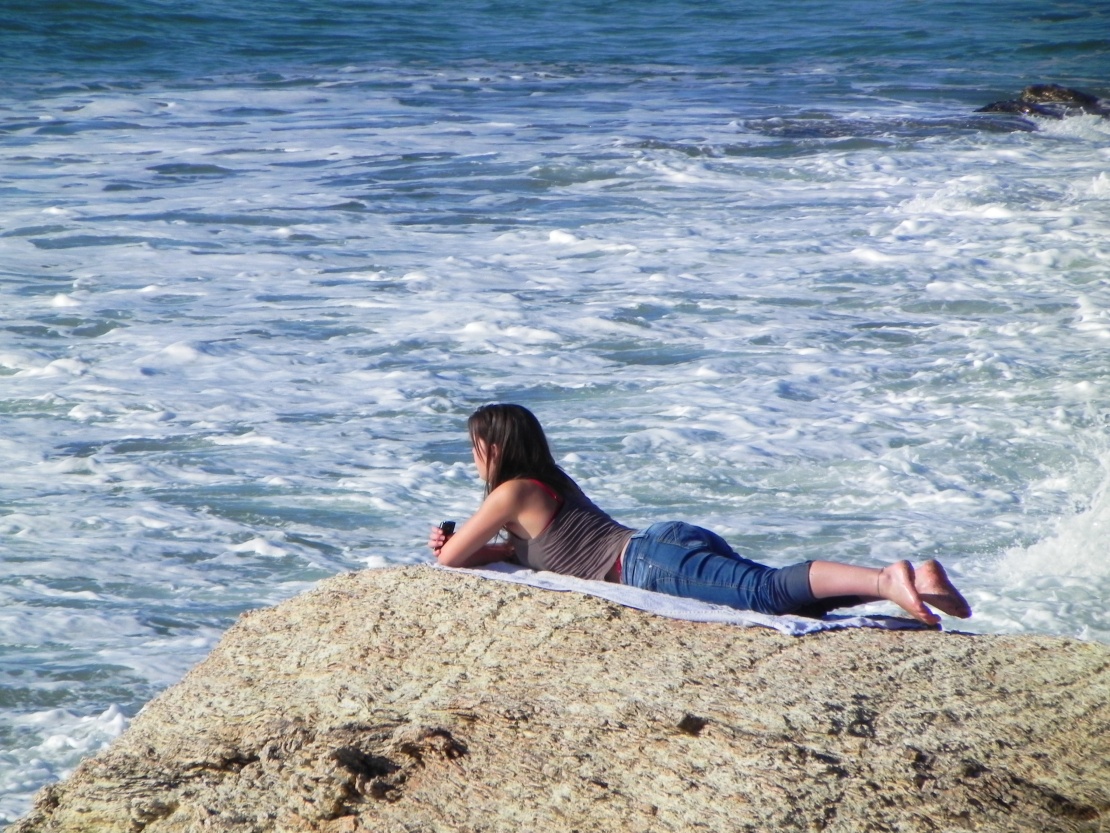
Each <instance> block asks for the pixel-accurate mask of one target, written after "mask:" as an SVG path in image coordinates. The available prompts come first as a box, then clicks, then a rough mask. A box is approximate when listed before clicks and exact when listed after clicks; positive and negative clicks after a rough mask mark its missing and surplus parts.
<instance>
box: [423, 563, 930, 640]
mask: <svg viewBox="0 0 1110 833" xmlns="http://www.w3.org/2000/svg"><path fill="white" fill-rule="evenodd" d="M435 566H436V567H437V568H438V569H441V570H451V571H452V572H460V573H469V574H472V575H477V576H482V577H484V578H491V579H496V580H497V581H510V582H513V583H514V584H527V585H530V586H532V587H540V588H543V589H544V590H558V591H562V592H566V591H574V592H577V593H586V594H587V595H590V596H598V597H600V598H602V599H608V600H609V601H611V602H616V603H617V604H620V605H624V606H625V607H632V608H635V609H636V610H644V611H647V612H648V613H656V614H658V615H659V616H668V617H670V618H671V619H686V620H688V621H691V622H723V623H725V624H729V625H741V626H744V627H753V626H754V627H763V628H774V629H775V630H777V631H779V632H781V633H785V634H790V635H791V636H804V635H805V634H807V633H817V632H819V631H828V630H836V629H839V628H881V629H883V630H917V629H924V628H927V627H928V625H926V624H924V623H923V622H918V621H917V620H916V619H901V618H898V617H896V616H826V617H825V618H824V619H810V618H807V617H805V616H771V615H770V614H767V613H754V612H752V611H750V610H737V609H736V608H734V607H726V606H724V605H715V604H709V603H708V602H699V601H696V600H694V599H684V598H682V597H681V596H671V595H668V594H666V593H654V592H652V591H651V590H641V589H640V588H638V587H630V586H629V585H627V584H614V583H613V582H611V581H588V580H586V579H581V578H574V577H573V576H564V575H560V574H559V573H548V572H536V571H535V570H529V569H528V568H527V567H521V566H519V565H517V564H509V563H507V562H503V561H499V562H497V563H494V564H487V565H485V566H484V567H482V568H480V569H470V568H466V569H464V568H456V567H440V566H439V565H438V564H437V565H435Z"/></svg>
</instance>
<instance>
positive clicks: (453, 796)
mask: <svg viewBox="0 0 1110 833" xmlns="http://www.w3.org/2000/svg"><path fill="white" fill-rule="evenodd" d="M11 829H12V830H13V831H15V833H30V831H42V833H47V831H66V833H79V831H98V832H99V833H109V832H110V831H121V833H122V831H127V832H128V833H137V832H138V831H147V832H148V833H171V831H203V830H213V831H230V832H231V833H238V832H239V831H241V832H242V833H255V831H259V832H261V831H321V833H325V831H326V832H327V833H339V832H340V831H344V832H346V833H357V831H386V832H387V833H388V832H389V831H397V833H400V832H401V831H408V832H409V833H412V831H513V833H517V831H531V830H544V831H566V832H567V833H570V831H575V830H578V831H586V830H603V831H690V830H705V831H728V833H737V832H738V831H770V830H774V831H817V830H826V831H843V832H844V833H859V831H867V830H872V831H880V830H897V831H902V832H903V833H915V832H916V831H922V833H924V831H946V833H947V832H948V831H958V830H996V831H1008V833H1020V832H1021V831H1038V833H1042V832H1043V831H1089V832H1090V833H1094V831H1106V830H1107V829H1110V646H1106V645H1099V644H1093V643H1084V642H1079V641H1074V640H1068V639H1060V638H1049V637H1021V636H1016V637H1015V636H970V635H960V634H954V633H937V632H931V631H900V632H889V631H840V632H831V633H824V634H818V635H813V636H808V637H803V638H795V637H788V636H783V635H781V634H778V633H776V632H773V631H769V630H762V629H739V628H734V627H729V626H724V625H707V624H696V623H690V622H681V621H675V620H669V619H664V618H661V617H656V616H651V615H649V614H645V613H641V612H638V611H634V610H630V609H627V608H622V607H619V606H617V605H614V604H612V603H610V602H607V601H603V600H600V599H596V598H591V597H585V596H579V595H575V594H570V593H553V592H547V591H543V590H538V589H533V588H528V587H522V586H518V585H513V584H507V583H501V582H495V581H489V580H484V579H480V578H476V577H474V576H470V575H467V574H463V573H449V572H445V571H440V570H435V569H432V568H429V567H410V568H403V569H400V568H399V569H389V570H380V571H372V572H363V573H357V574H351V575H345V576H339V577H336V578H334V579H331V580H328V581H325V582H323V583H321V585H320V586H319V587H318V588H317V589H316V590H314V591H312V592H310V593H306V594H304V595H302V596H299V597H297V598H295V599H291V600H290V601H288V602H285V603H283V604H281V605H278V606H277V607H274V608H269V609H265V610H259V611H256V612H253V613H250V614H246V615H244V616H243V617H242V618H241V619H240V621H239V622H238V623H237V624H236V625H235V626H234V627H232V628H231V629H230V630H229V631H228V632H227V634H226V635H225V637H224V639H223V640H222V641H221V642H220V644H219V645H218V646H217V647H216V649H215V650H214V651H213V652H212V654H211V655H210V656H209V657H208V658H207V659H206V660H205V661H204V662H202V663H201V664H199V665H198V666H197V667H196V668H195V669H193V671H191V672H190V673H189V674H188V675H187V676H186V677H185V679H184V680H182V681H181V682H180V683H179V684H177V685H176V686H174V687H172V688H171V689H169V690H168V691H166V692H164V693H163V694H162V695H161V696H159V697H158V698H156V699H155V700H154V701H152V702H151V703H150V704H149V705H148V706H147V707H146V708H145V709H144V710H143V711H142V713H141V714H140V715H139V716H138V717H137V718H136V719H135V720H134V721H133V723H132V725H131V727H130V728H129V729H128V731H127V732H125V733H124V734H123V735H122V736H121V737H119V738H118V739H117V740H116V741H115V743H113V744H112V746H111V747H110V748H109V749H107V750H105V751H104V752H103V753H101V754H99V755H98V756H96V757H93V758H90V759H88V760H86V761H85V762H84V763H82V764H81V766H79V767H78V768H77V770H76V771H75V772H74V773H73V775H72V776H71V777H70V778H69V779H68V780H66V781H64V782H62V783H60V784H56V785H53V786H50V787H48V788H46V789H44V790H43V791H41V792H40V794H39V795H38V797H37V802H36V805H35V807H34V810H33V811H32V812H31V813H30V814H29V815H28V816H27V817H26V818H24V819H23V820H21V821H20V822H18V823H16V824H15V825H14V826H13V827H12V828H11Z"/></svg>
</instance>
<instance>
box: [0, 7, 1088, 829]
mask: <svg viewBox="0 0 1110 833" xmlns="http://www.w3.org/2000/svg"><path fill="white" fill-rule="evenodd" d="M1108 70H1110V18H1108V11H1107V10H1106V9H1105V8H1102V6H1101V5H1100V4H1096V3H1087V2H1037V3H1034V2H1024V1H1023V2H1014V1H1013V0H1002V1H1001V2H997V3H991V4H963V3H955V2H931V3H875V2H867V3H864V2H858V0H825V1H823V2H816V0H809V2H806V0H800V2H798V3H793V4H788V5H781V4H780V5H779V6H775V5H774V4H755V3H742V2H725V0H704V2H676V0H645V2H643V3H639V4H636V7H635V8H631V7H627V6H619V5H618V6H615V5H613V4H603V3H598V2H585V0H579V1H578V2H558V0H556V2H549V3H545V4H540V3H513V2H492V1H491V2H465V0H463V2H456V3H451V4H447V3H435V2H430V0H426V2H416V3H411V4H407V5H399V4H392V3H383V2H369V1H368V0H309V1H308V2H304V3H298V4H287V5H285V6H282V5H279V4H266V3H259V2H254V0H252V2H246V0H231V2H222V3H219V4H217V3H213V2H200V0H192V2H189V0H178V2H173V3H170V2H160V0H145V1H144V0H70V1H69V2H62V0H39V1H38V2H34V3H31V2H24V0H7V2H6V3H5V4H4V6H3V8H2V9H0V80H2V81H3V84H2V85H0V293H2V299H3V305H4V306H3V313H4V314H3V319H2V326H0V418H2V424H3V432H2V433H0V454H2V455H3V458H2V459H3V468H4V472H5V476H4V478H3V481H2V483H0V536H2V537H0V546H2V553H3V560H2V572H0V822H3V821H11V820H13V819H14V818H16V817H18V816H19V815H20V814H22V813H23V812H25V811H26V809H27V808H28V806H29V803H30V798H31V795H32V793H33V792H34V790H36V789H37V788H39V787H41V786H42V785H44V784H46V783H49V782H51V781H53V780H56V779H58V778H60V777H64V776H65V774H66V773H67V772H68V771H70V770H71V769H72V768H73V767H74V766H75V765H76V764H77V762H78V761H79V760H80V759H81V758H82V757H84V756H86V755H88V754H90V753H91V752H94V751H95V750H97V749H98V748H100V747H101V746H102V745H103V744H105V743H107V742H108V741H109V740H110V739H111V738H113V737H115V736H116V735H118V733H119V732H120V731H122V730H123V729H124V728H125V727H126V725H127V722H128V720H129V719H130V718H131V717H133V716H134V715H135V714H136V713H137V711H138V710H139V709H140V708H141V707H142V705H143V703H144V702H146V701H147V700H149V699H150V698H151V697H152V696H154V695H155V694H156V693H157V692H159V691H161V690H162V689H164V688H165V687H166V686H168V685H170V684H172V683H173V682H174V681H176V680H177V679H179V678H180V677H181V676H182V675H183V674H184V672H185V671H186V670H187V669H188V668H189V667H190V666H192V665H193V664H195V663H196V662H197V661H199V660H200V659H202V658H203V657H204V656H205V654H206V653H207V652H208V651H209V650H210V649H211V648H212V647H213V645H214V644H215V643H216V642H217V640H218V639H219V638H220V635H221V633H222V632H223V631H224V630H225V629H226V628H227V627H228V626H229V625H230V624H231V623H232V622H233V621H234V620H235V618H236V617H237V616H238V615H239V614H240V613H241V612H242V611H244V610H247V609H250V608H255V607H258V606H261V605H267V604H272V603H276V602H278V601H280V600H281V599H284V598H287V597H289V596H291V595H293V594H295V593H297V592H300V591H302V590H304V589H307V588H308V587H310V586H312V584H313V583H314V582H316V581H318V580H319V579H321V578H323V577H326V576H330V575H333V574H335V573H338V572H342V571H347V570H358V569H364V568H368V567H369V568H374V567H381V566H385V565H390V564H406V563H417V562H421V561H426V560H427V556H426V555H425V552H424V549H423V541H424V540H425V537H426V532H427V528H428V526H429V525H430V524H432V523H435V522H438V521H439V520H441V519H444V518H456V519H460V520H461V519H463V518H465V517H466V515H467V514H468V513H469V512H471V511H472V510H473V509H474V508H475V507H476V505H477V503H478V501H479V499H480V494H481V487H480V484H479V482H478V481H477V479H476V476H475V473H474V472H473V470H472V466H471V463H470V454H469V449H468V447H467V442H466V433H465V418H466V416H467V415H468V413H469V412H470V411H471V410H472V409H473V408H474V407H475V406H477V405H479V404H481V403H484V402H489V401H517V402H521V403H523V404H526V405H528V406H529V407H531V408H533V409H534V410H535V411H536V412H537V414H538V415H539V416H540V418H541V420H543V421H544V423H545V424H546V426H547V428H548V430H549V433H550V436H551V440H552V444H553V446H554V448H555V451H556V455H557V456H558V458H559V459H560V460H561V461H562V462H563V464H564V465H565V466H566V468H567V469H568V470H569V471H570V472H571V474H572V475H573V476H575V477H576V478H577V479H578V480H579V482H581V483H582V484H583V486H584V488H585V489H586V490H587V492H588V493H590V494H591V495H592V496H593V497H594V498H595V500H597V501H598V502H599V503H600V504H601V505H603V506H604V507H606V508H607V509H609V511H611V512H612V514H614V516H616V517H617V518H618V519H620V520H622V521H624V522H626V523H628V524H630V525H644V524H647V523H650V522H652V521H655V520H660V519H665V518H682V519H685V520H691V521H694V522H698V523H702V524H705V525H707V526H710V527H712V528H714V529H716V530H717V531H720V532H721V533H723V534H725V535H726V537H728V538H729V539H730V540H731V541H733V543H734V544H735V545H736V546H737V547H738V548H739V549H741V550H742V551H744V552H746V553H749V554H751V555H753V556H755V557H758V558H760V559H762V560H764V561H766V562H768V563H773V564H787V563H792V562H794V561H797V560H800V559H805V558H833V559H841V560H845V561H849V562H852V563H858V564H867V565H881V564H884V563H887V562H889V561H890V560H892V559H898V558H913V559H922V558H927V557H939V558H941V559H942V560H943V561H944V562H945V564H946V565H948V567H949V569H950V572H951V573H952V575H953V576H954V578H955V579H956V581H957V583H958V584H959V585H960V586H961V587H962V588H963V589H965V590H966V592H967V595H968V597H969V598H970V600H971V601H972V603H973V605H974V606H975V608H976V615H975V616H974V617H973V618H972V619H971V620H969V621H968V622H966V623H947V624H950V625H953V626H956V627H958V628H959V629H961V630H969V631H976V632H984V633H1041V634H1061V635H1068V636H1076V637H1079V638H1083V639H1090V640H1098V641H1103V642H1106V641H1110V617H1108V615H1107V613H1106V599H1107V598H1108V596H1110V555H1108V549H1110V547H1108V544H1110V370H1108V366H1110V365H1108V363H1107V361H1106V359H1105V356H1106V354H1107V350H1108V349H1110V242H1108V241H1110V121H1107V120H1103V119H1100V118H1098V117H1096V116H1082V117H1076V118H1071V119H1067V120H1063V121H1047V120H1038V121H1027V120H1023V119H1019V118H1016V117H1010V116H998V115H985V114H977V113H975V112H974V111H975V110H976V109H977V108H978V107H981V106H983V105H985V104H987V103H989V102H991V101H995V100H999V99H1005V98H1011V97H1014V96H1015V95H1016V94H1017V93H1018V92H1019V91H1020V89H1021V88H1022V87H1023V86H1025V85H1027V84H1031V83H1044V82H1055V83H1060V84H1065V85H1068V86H1073V87H1078V88H1081V89H1085V90H1087V91H1089V92H1092V93H1095V94H1098V95H1102V96H1110V72H1108ZM876 610H885V609H884V608H882V607H877V608H876Z"/></svg>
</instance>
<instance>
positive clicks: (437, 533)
mask: <svg viewBox="0 0 1110 833" xmlns="http://www.w3.org/2000/svg"><path fill="white" fill-rule="evenodd" d="M446 543H447V535H446V533H444V531H443V530H442V529H440V528H439V527H438V526H433V527H432V531H431V532H429V533H428V548H429V549H430V550H431V551H432V552H433V553H435V555H436V557H437V558H438V557H439V551H440V550H441V549H443V545H444V544H446Z"/></svg>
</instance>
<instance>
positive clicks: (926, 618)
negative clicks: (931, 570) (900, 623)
mask: <svg viewBox="0 0 1110 833" xmlns="http://www.w3.org/2000/svg"><path fill="white" fill-rule="evenodd" d="M877 589H878V592H879V595H881V596H882V597H883V598H884V599H886V600H887V601H891V602H894V603H895V604H896V605H898V607H900V608H902V609H903V610H904V611H906V613H908V614H910V615H911V616H912V617H913V618H914V619H919V620H920V621H922V622H924V623H925V624H926V625H937V624H940V617H939V616H937V615H936V614H935V613H933V611H931V610H929V608H927V607H925V603H924V602H922V600H921V596H920V595H918V592H917V588H916V587H915V585H914V571H913V567H912V566H911V565H910V562H908V561H899V562H897V563H896V564H888V565H887V566H886V567H883V569H882V570H881V571H880V572H879V579H878V586H877Z"/></svg>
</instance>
